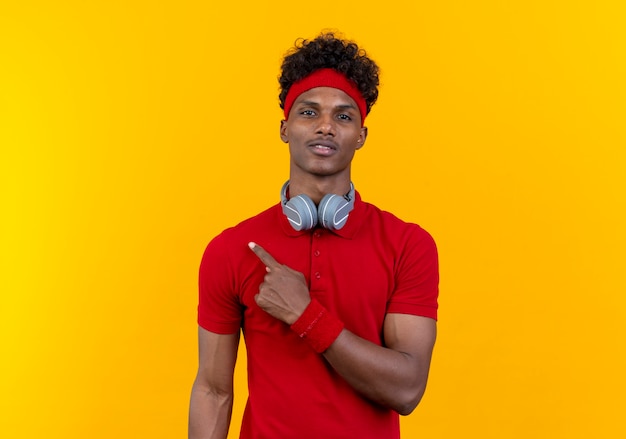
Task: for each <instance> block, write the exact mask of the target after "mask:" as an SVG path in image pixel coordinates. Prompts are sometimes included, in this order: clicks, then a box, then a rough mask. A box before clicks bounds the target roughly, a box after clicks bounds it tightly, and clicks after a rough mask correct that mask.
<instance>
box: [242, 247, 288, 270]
mask: <svg viewBox="0 0 626 439" xmlns="http://www.w3.org/2000/svg"><path fill="white" fill-rule="evenodd" d="M248 247H250V250H252V251H253V252H254V254H255V255H257V256H258V258H259V259H260V260H261V262H263V263H264V264H265V266H266V267H267V268H272V267H277V266H279V265H280V264H279V263H278V262H276V259H274V258H273V257H272V255H270V254H269V253H268V252H266V251H265V249H264V248H263V247H261V246H260V245H258V244H257V243H256V242H249V243H248Z"/></svg>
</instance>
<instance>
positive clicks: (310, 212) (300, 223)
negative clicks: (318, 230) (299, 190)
mask: <svg viewBox="0 0 626 439" xmlns="http://www.w3.org/2000/svg"><path fill="white" fill-rule="evenodd" d="M283 212H284V213H285V215H287V219H289V223H290V224H291V226H292V227H293V228H294V229H296V230H297V231H300V230H309V229H312V228H313V227H315V226H316V225H317V208H316V207H315V203H313V200H311V199H310V198H309V197H307V196H306V195H297V196H295V197H293V198H291V199H290V200H289V201H287V202H286V203H285V204H283Z"/></svg>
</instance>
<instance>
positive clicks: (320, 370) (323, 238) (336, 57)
mask: <svg viewBox="0 0 626 439" xmlns="http://www.w3.org/2000/svg"><path fill="white" fill-rule="evenodd" d="M279 82H280V86H281V93H280V97H279V98H280V104H281V108H283V109H284V114H285V120H283V121H282V122H281V126H280V137H281V139H282V140H283V142H285V143H288V144H289V153H290V157H291V160H290V169H289V180H288V182H287V183H285V186H284V187H283V189H282V191H281V202H280V203H279V204H277V205H275V206H273V207H271V208H269V209H268V210H266V211H264V212H262V213H260V214H259V215H257V216H255V217H253V218H250V219H248V220H246V221H244V222H242V223H240V224H239V225H237V226H236V227H234V228H230V229H227V230H225V231H224V232H222V233H221V234H220V235H219V236H217V237H216V238H214V239H213V240H212V241H211V243H210V244H209V245H208V247H207V249H206V251H205V253H204V256H203V259H202V263H201V266H200V282H199V286H200V298H199V306H198V323H199V326H200V328H199V349H200V362H199V369H198V375H197V377H196V380H195V383H194V386H193V390H192V395H191V407H190V420H189V437H190V438H194V439H195V438H226V436H227V432H228V428H229V425H230V417H231V410H232V402H233V369H234V366H235V360H236V356H237V347H238V344H239V332H240V329H241V330H242V332H243V334H244V337H245V340H246V348H247V357H248V388H249V397H248V402H247V405H246V409H245V414H244V418H243V421H242V428H241V436H240V437H241V438H246V439H247V438H259V439H260V438H271V439H291V438H298V439H308V438H310V439H320V438H324V439H331V438H359V439H368V438H372V439H392V438H399V437H400V432H399V416H398V414H401V415H407V414H409V413H411V412H412V411H413V409H414V408H415V407H416V406H417V404H418V403H419V401H420V399H421V397H422V395H423V393H424V389H425V387H426V380H427V377H428V370H429V366H430V359H431V354H432V349H433V345H434V343H435V334H436V323H435V321H436V317H437V294H438V262H437V250H436V247H435V244H434V242H433V240H432V238H431V237H430V235H429V234H428V233H427V232H425V231H424V230H423V229H421V228H420V227H419V226H417V225H415V224H409V223H405V222H403V221H401V220H399V219H398V218H396V217H395V216H393V215H392V214H390V213H387V212H384V211H381V210H379V209H378V208H376V207H375V206H373V205H371V204H368V203H366V202H364V201H362V200H361V198H360V195H359V193H358V192H355V190H354V187H353V185H352V182H351V180H350V169H351V163H352V159H353V157H354V154H355V152H356V151H357V150H358V149H360V148H361V147H362V146H363V144H364V143H365V139H366V137H367V128H366V127H365V126H364V119H365V116H366V115H367V114H368V112H369V110H370V109H371V107H372V105H373V104H374V102H375V101H376V98H377V97H378V90H377V87H378V67H377V66H376V64H375V63H374V62H373V61H372V60H371V59H369V58H368V57H367V56H366V54H365V52H364V51H363V50H360V49H359V48H358V47H357V46H356V45H355V44H354V43H352V42H347V41H344V40H341V39H337V38H336V37H335V36H334V35H333V34H322V35H321V36H319V37H318V38H316V39H314V40H311V41H306V40H305V41H302V42H300V43H299V44H297V45H296V47H295V48H294V49H293V50H292V51H291V52H290V53H289V54H288V55H287V56H286V57H285V59H284V61H283V65H282V75H281V77H280V80H279Z"/></svg>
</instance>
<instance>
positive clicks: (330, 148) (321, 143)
mask: <svg viewBox="0 0 626 439" xmlns="http://www.w3.org/2000/svg"><path fill="white" fill-rule="evenodd" d="M308 147H309V148H310V149H312V150H313V152H315V153H317V154H322V155H328V154H331V153H332V152H334V151H336V150H337V145H335V144H334V143H333V142H330V141H328V140H315V141H313V142H310V143H309V144H308Z"/></svg>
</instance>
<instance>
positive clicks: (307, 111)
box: [300, 109, 315, 116]
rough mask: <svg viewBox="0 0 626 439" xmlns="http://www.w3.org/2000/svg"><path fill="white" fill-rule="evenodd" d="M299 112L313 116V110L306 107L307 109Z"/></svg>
mask: <svg viewBox="0 0 626 439" xmlns="http://www.w3.org/2000/svg"><path fill="white" fill-rule="evenodd" d="M300 114H301V115H303V116H315V111H313V110H310V109H307V110H302V111H301V112H300Z"/></svg>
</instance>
